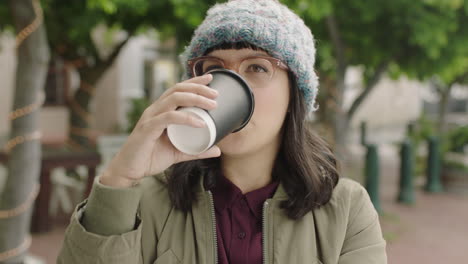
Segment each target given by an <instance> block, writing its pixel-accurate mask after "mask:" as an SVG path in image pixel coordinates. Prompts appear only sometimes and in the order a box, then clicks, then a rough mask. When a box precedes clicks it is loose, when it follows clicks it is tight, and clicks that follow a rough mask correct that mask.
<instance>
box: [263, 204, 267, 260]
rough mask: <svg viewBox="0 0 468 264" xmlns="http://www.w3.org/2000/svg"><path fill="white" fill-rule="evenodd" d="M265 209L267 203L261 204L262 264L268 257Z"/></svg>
mask: <svg viewBox="0 0 468 264" xmlns="http://www.w3.org/2000/svg"><path fill="white" fill-rule="evenodd" d="M267 208H268V201H265V202H264V203H263V214H262V228H263V230H262V240H263V264H267V257H268V249H267V248H268V245H267V244H266V242H267V231H268V228H267Z"/></svg>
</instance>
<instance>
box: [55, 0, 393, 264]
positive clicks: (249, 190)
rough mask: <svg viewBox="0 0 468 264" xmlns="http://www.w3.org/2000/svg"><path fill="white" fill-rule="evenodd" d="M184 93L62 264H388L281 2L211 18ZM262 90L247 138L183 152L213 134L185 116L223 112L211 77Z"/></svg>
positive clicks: (138, 133) (242, 3)
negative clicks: (218, 71)
mask: <svg viewBox="0 0 468 264" xmlns="http://www.w3.org/2000/svg"><path fill="white" fill-rule="evenodd" d="M181 58H182V63H183V64H184V66H185V67H186V75H185V78H184V79H186V80H185V81H183V82H181V83H178V84H177V85H175V86H174V87H172V88H170V89H168V90H167V91H166V92H165V93H164V94H163V95H162V96H161V97H160V98H159V99H158V100H156V101H155V102H154V103H153V104H152V105H151V106H149V107H148V108H147V109H146V110H145V112H144V113H143V115H142V116H141V118H140V120H139V122H138V124H137V125H136V127H135V129H134V131H133V132H132V133H131V135H130V136H129V138H128V140H127V142H126V143H125V144H124V146H123V147H122V148H121V150H120V151H119V153H118V154H117V155H116V156H115V157H114V159H113V160H112V161H111V163H110V165H109V166H108V167H107V168H106V170H105V171H104V172H103V173H102V174H101V175H100V176H99V177H97V178H96V182H95V184H94V187H93V190H92V192H91V194H90V196H89V198H88V199H87V201H85V202H83V203H82V204H80V205H79V206H78V207H77V210H76V212H75V213H74V215H73V216H72V219H71V223H70V226H69V227H68V229H67V233H66V237H65V242H64V246H63V248H62V251H61V253H60V256H59V258H58V263H67V264H72V263H142V264H151V263H158V264H159V263H231V264H233V263H343V264H344V263H359V264H363V263H386V253H385V241H384V239H383V238H382V233H381V229H380V224H379V220H378V215H377V213H376V211H375V209H374V207H373V206H372V203H371V202H370V199H369V196H368V195H367V193H366V191H365V190H364V189H363V188H362V187H361V186H360V185H359V184H357V183H355V182H353V181H351V180H347V179H343V178H341V179H340V178H339V175H338V172H337V167H336V166H337V165H336V160H335V158H334V156H333V154H332V152H331V151H330V149H329V148H328V147H327V146H326V144H325V143H324V141H322V140H321V139H320V138H319V137H318V136H316V135H315V134H314V133H313V132H311V130H309V129H308V127H307V126H306V123H305V119H306V116H307V114H308V113H309V112H312V111H314V110H316V108H315V107H314V101H315V96H316V94H317V76H316V75H315V72H314V69H313V66H314V61H315V48H314V41H313V37H312V34H311V32H310V30H309V29H308V28H307V27H306V26H305V25H304V23H303V21H302V20H301V19H300V18H299V17H298V16H297V15H295V14H294V13H292V12H291V11H290V10H289V9H287V7H285V6H284V5H282V4H280V3H279V2H277V1H273V0H260V1H252V0H238V1H229V2H228V3H224V4H218V5H215V6H214V7H212V8H211V9H210V10H209V11H208V15H207V17H206V18H205V20H204V22H203V23H202V24H201V25H200V26H199V28H198V29H197V30H196V31H195V34H194V36H193V39H192V41H191V43H190V45H189V46H188V47H187V48H186V51H185V52H184V54H183V55H182V56H181ZM213 68H227V69H230V70H233V71H236V72H238V73H239V74H241V75H242V76H243V77H244V78H245V79H246V80H247V82H248V83H249V85H250V86H251V87H252V90H253V93H254V96H255V111H254V113H253V116H252V118H251V120H250V122H249V123H248V125H247V126H246V127H245V128H243V129H242V130H241V131H239V132H237V133H233V134H230V135H229V136H227V137H225V138H224V139H223V140H221V141H220V142H219V143H218V144H217V146H214V147H212V148H211V149H209V150H208V151H206V152H204V153H202V154H201V155H199V156H189V155H186V154H183V153H181V152H179V151H178V150H176V149H175V148H174V147H173V146H172V145H171V143H170V142H169V141H168V138H167V135H166V132H165V128H166V127H167V126H168V125H169V124H185V125H190V126H194V127H203V126H204V123H203V122H200V121H199V120H197V119H196V118H193V117H191V116H190V115H187V114H184V113H181V112H177V111H175V110H176V108H177V107H179V106H197V107H201V108H204V109H207V110H210V109H214V108H215V107H217V105H216V101H215V99H216V96H217V93H216V91H214V90H213V89H211V88H209V87H208V86H207V85H208V84H209V83H210V81H211V80H212V76H211V75H210V74H209V72H208V71H209V70H211V69H213Z"/></svg>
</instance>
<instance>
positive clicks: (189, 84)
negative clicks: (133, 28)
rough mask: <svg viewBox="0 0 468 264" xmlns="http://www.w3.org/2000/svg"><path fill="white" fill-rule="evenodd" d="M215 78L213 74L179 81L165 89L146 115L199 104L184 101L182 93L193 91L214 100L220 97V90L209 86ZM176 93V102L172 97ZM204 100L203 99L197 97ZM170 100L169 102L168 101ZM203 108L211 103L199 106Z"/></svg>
mask: <svg viewBox="0 0 468 264" xmlns="http://www.w3.org/2000/svg"><path fill="white" fill-rule="evenodd" d="M212 79H213V77H212V75H211V74H207V75H203V76H199V77H195V78H192V79H189V80H186V81H184V82H181V83H178V84H176V85H175V86H173V87H172V88H170V89H168V90H167V91H165V92H164V93H163V94H162V95H161V96H160V97H159V99H158V100H156V101H155V102H153V103H152V104H151V105H150V106H149V107H148V108H147V109H146V110H145V113H144V115H145V117H144V118H148V117H150V116H152V115H155V114H158V113H161V112H163V111H169V110H172V109H174V107H176V108H177V107H178V106H198V105H197V104H193V103H192V104H190V103H189V102H187V101H184V100H185V99H181V98H180V97H181V95H180V93H193V94H195V95H198V96H199V97H205V98H207V99H211V100H214V99H216V98H217V97H218V91H216V90H215V89H212V88H210V87H208V86H206V85H207V84H209V83H210V82H211V80H212ZM175 94H177V95H176V97H177V98H176V100H178V101H176V102H174V101H173V99H172V97H173V96H174V95H175ZM196 100H200V101H202V100H203V99H200V98H199V99H196ZM168 101H169V102H168ZM177 103H182V104H181V105H176V104H177ZM161 104H164V106H161ZM199 107H202V108H205V107H210V106H209V105H205V107H204V106H199ZM205 109H212V108H205Z"/></svg>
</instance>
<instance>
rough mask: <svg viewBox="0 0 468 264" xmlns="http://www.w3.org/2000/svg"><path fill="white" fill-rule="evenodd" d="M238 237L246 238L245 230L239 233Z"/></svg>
mask: <svg viewBox="0 0 468 264" xmlns="http://www.w3.org/2000/svg"><path fill="white" fill-rule="evenodd" d="M237 237H238V238H239V239H244V237H245V232H240V233H239V234H237Z"/></svg>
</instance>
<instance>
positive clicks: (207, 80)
mask: <svg viewBox="0 0 468 264" xmlns="http://www.w3.org/2000/svg"><path fill="white" fill-rule="evenodd" d="M211 80H213V75H211V74H205V75H202V76H197V77H194V78H192V79H188V80H185V81H183V83H198V84H204V85H206V84H209V83H210V82H211Z"/></svg>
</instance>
